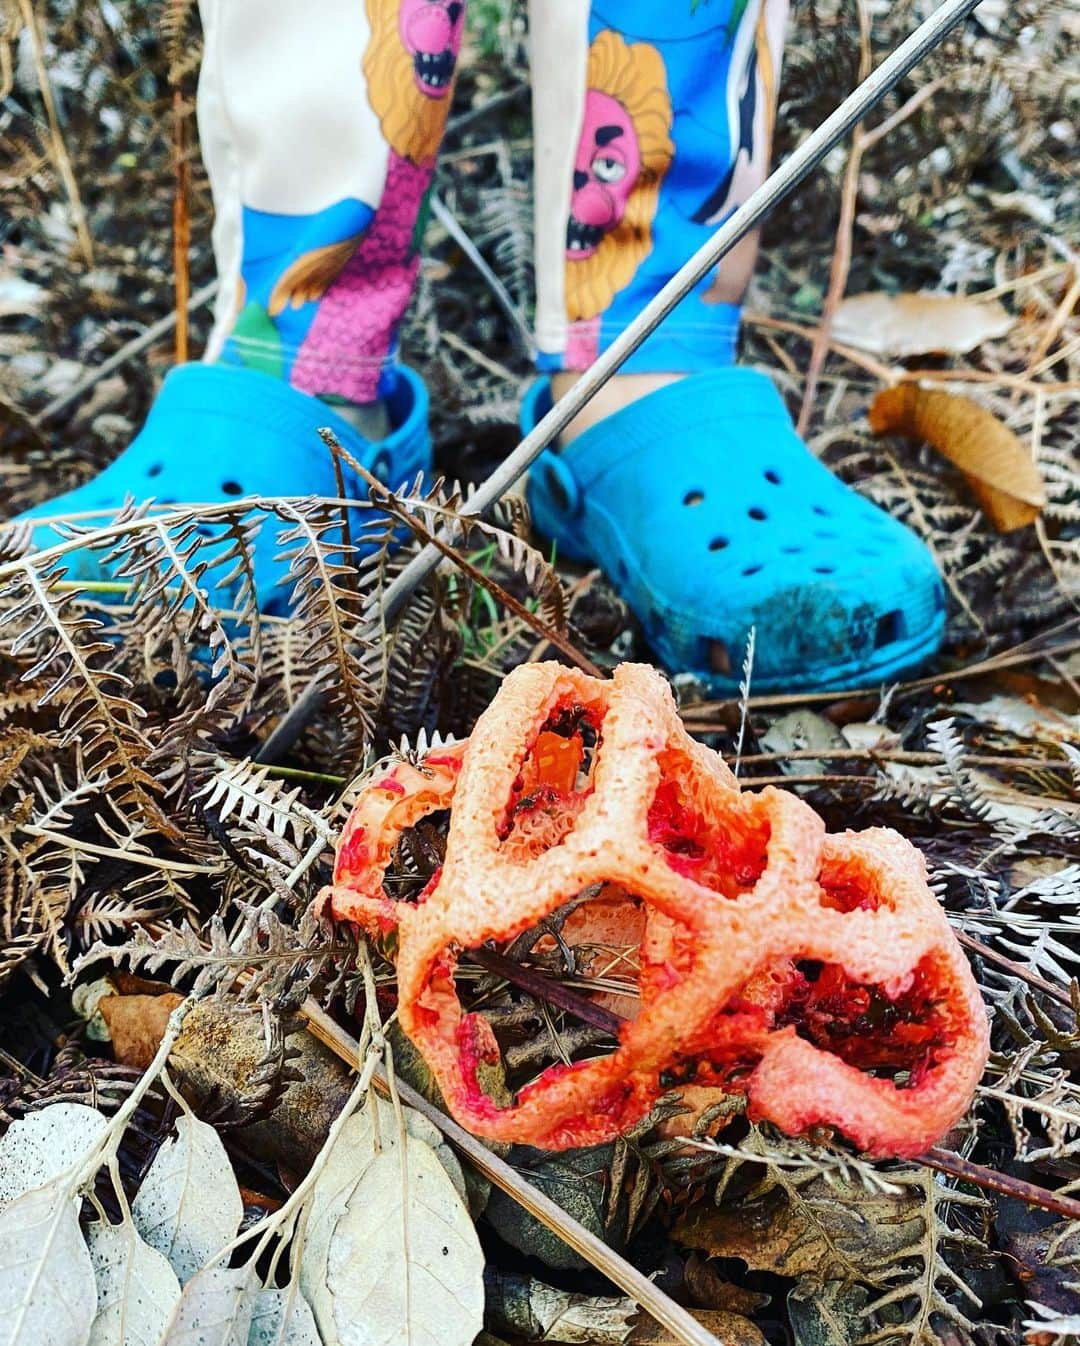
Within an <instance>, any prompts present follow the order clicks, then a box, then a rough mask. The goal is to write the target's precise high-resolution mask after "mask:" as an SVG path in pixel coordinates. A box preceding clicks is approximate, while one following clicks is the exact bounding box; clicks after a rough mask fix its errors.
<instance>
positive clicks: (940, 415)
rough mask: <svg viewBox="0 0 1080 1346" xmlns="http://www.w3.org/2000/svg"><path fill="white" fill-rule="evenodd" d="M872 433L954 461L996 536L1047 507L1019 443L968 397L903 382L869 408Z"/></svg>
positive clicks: (1033, 469) (880, 395) (1036, 471)
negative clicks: (921, 444)
mask: <svg viewBox="0 0 1080 1346" xmlns="http://www.w3.org/2000/svg"><path fill="white" fill-rule="evenodd" d="M870 429H871V430H873V432H874V434H875V435H886V434H895V435H907V436H908V437H910V438H912V439H925V440H926V441H927V443H928V444H931V445H933V447H934V448H935V449H937V451H938V453H940V454H942V456H943V457H945V458H948V460H949V461H950V462H951V463H955V464H956V466H957V467H958V468H959V469H960V471H961V472H962V473H963V474H964V476H965V478H966V479H967V483H968V485H969V486H970V487H971V489H972V491H973V492H974V494H975V497H976V499H977V500H978V502H979V504H980V505H981V506H982V508H983V510H984V511H985V513H986V516H987V518H988V519H989V520H990V522H991V523H992V524H993V525H994V527H995V528H996V529H997V530H998V532H1000V533H1009V532H1012V531H1013V530H1014V529H1016V528H1023V527H1024V526H1025V524H1029V523H1032V522H1034V520H1035V519H1036V518H1038V515H1039V511H1040V510H1041V509H1042V507H1043V505H1044V504H1045V503H1046V492H1045V490H1044V488H1043V481H1042V477H1041V476H1040V475H1039V469H1038V468H1037V467H1036V466H1035V464H1034V463H1033V462H1032V460H1031V455H1030V454H1029V453H1028V451H1027V449H1025V447H1024V445H1023V444H1022V443H1021V442H1020V440H1019V439H1018V438H1017V437H1016V435H1014V434H1013V432H1012V431H1011V430H1010V429H1009V428H1008V427H1007V426H1006V425H1003V424H1002V422H1001V421H999V420H998V418H997V417H996V416H994V415H993V414H992V413H991V412H989V411H987V410H986V408H985V407H983V406H980V405H979V404H978V403H977V402H973V401H972V400H971V398H969V397H961V396H959V395H957V394H955V393H943V392H941V391H939V390H938V389H930V388H920V387H919V386H918V385H917V384H914V383H901V384H899V385H897V386H896V387H895V388H886V389H885V390H884V391H883V392H880V393H878V395H877V396H876V397H875V398H874V400H873V402H872V403H871V404H870Z"/></svg>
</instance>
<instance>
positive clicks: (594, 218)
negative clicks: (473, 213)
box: [199, 0, 788, 402]
mask: <svg viewBox="0 0 1080 1346" xmlns="http://www.w3.org/2000/svg"><path fill="white" fill-rule="evenodd" d="M787 7H788V3H787V0H667V2H666V3H657V0H592V3H591V4H590V3H589V0H534V3H533V4H532V5H531V13H530V27H531V32H530V42H531V65H532V76H533V118H534V135H535V142H536V150H535V165H536V177H535V197H536V276H537V297H536V335H537V345H538V348H539V351H540V365H541V367H542V368H544V369H548V370H558V369H565V370H581V369H585V368H587V367H588V365H589V364H590V363H591V362H592V361H593V360H594V359H595V358H596V356H597V354H598V353H599V352H600V351H602V350H604V349H605V347H606V346H608V345H609V344H610V343H611V341H612V340H613V339H614V338H615V337H616V336H617V335H618V333H619V332H620V331H621V330H622V329H623V328H624V327H625V326H626V325H627V324H628V323H629V322H630V321H631V320H632V319H633V318H634V316H635V315H636V314H637V313H638V311H639V310H640V309H641V308H642V306H643V305H644V304H645V303H646V302H647V301H648V300H649V299H650V298H651V297H652V295H654V294H655V293H656V292H657V290H659V289H660V287H661V286H662V285H663V284H664V282H665V281H666V280H668V278H669V277H670V276H671V275H672V274H673V273H674V272H675V271H676V270H677V269H678V267H679V266H680V265H681V264H682V263H683V262H684V261H685V260H686V258H687V257H688V256H689V255H690V254H691V252H692V251H693V250H694V249H695V248H696V247H697V245H698V244H699V243H700V242H701V241H702V240H703V239H704V238H705V237H707V235H708V234H709V232H710V231H711V230H712V229H714V228H715V227H716V226H717V225H718V224H719V223H720V222H721V221H722V220H723V219H724V218H725V216H727V215H728V214H730V212H731V211H732V210H733V209H734V208H735V207H736V206H737V205H738V204H739V203H740V202H742V201H743V200H745V198H746V196H747V195H748V194H749V192H750V191H751V190H753V188H754V187H756V186H757V185H758V184H759V183H760V182H761V181H762V179H763V177H764V175H765V172H766V170H767V165H768V155H769V146H770V141H771V132H772V122H773V117H774V110H775V105H776V82H777V77H778V72H779V66H780V57H781V51H782V44H783V31H784V25H785V22H786V18H787ZM201 8H202V15H203V25H204V29H205V33H206V55H205V60H204V62H203V68H202V72H201V75H200V83H199V128H200V136H201V141H202V147H203V153H204V156H205V159H206V163H207V166H208V169H209V173H210V180H211V185H212V188H213V193H214V201H215V207H216V216H215V226H214V250H215V255H216V259H217V264H218V272H219V276H220V279H221V290H220V295H219V301H218V308H217V314H216V322H215V327H214V332H213V336H212V339H211V342H210V347H209V350H208V358H210V359H218V360H223V361H228V362H233V363H239V364H243V365H246V366H249V367H254V368H258V369H261V370H263V371H264V372H267V373H271V374H274V375H276V376H278V377H281V378H285V379H287V380H288V381H289V382H290V383H291V384H293V385H294V386H295V387H297V388H299V389H301V390H303V391H304V392H308V393H312V394H316V395H318V396H321V397H327V398H331V399H338V398H342V399H347V400H349V401H353V402H369V401H371V400H373V399H374V398H375V397H377V396H378V393H379V387H380V379H381V378H382V376H383V374H384V371H385V370H386V369H387V366H388V363H389V362H391V361H392V360H393V358H394V355H395V350H396V345H397V329H398V326H399V324H400V322H401V318H402V315H403V313H404V311H405V308H406V305H407V304H408V301H409V297H410V294H411V291H412V287H413V284H414V281H415V279H416V273H417V268H418V265H419V248H420V235H421V232H422V227H423V222H424V220H425V217H426V211H425V209H424V204H425V197H426V195H427V193H428V191H429V190H430V188H431V180H432V174H433V172H434V168H435V160H436V156H437V154H438V150H439V143H440V140H441V138H442V134H443V129H444V127H445V124H446V117H447V112H448V109H449V106H450V102H451V96H452V91H453V87H454V77H455V73H456V69H457V65H458V58H459V54H460V51H461V43H462V32H463V27H464V23H465V13H464V11H465V3H464V0H202V5H201ZM755 251H756V242H755V241H754V240H752V239H748V240H744V242H743V244H742V245H741V246H740V247H739V248H737V249H735V251H734V252H733V253H732V254H730V255H729V257H728V258H727V259H725V261H724V263H723V264H722V266H721V268H719V271H718V273H714V274H712V275H710V276H707V277H706V278H705V279H704V281H703V282H702V283H701V284H700V285H699V286H698V288H697V290H696V291H695V292H694V293H693V294H692V295H690V296H689V297H688V298H687V299H686V301H685V302H684V303H683V304H682V305H680V307H679V308H678V310H676V312H675V313H674V314H673V315H672V317H671V318H670V319H669V320H668V321H667V322H666V323H665V324H664V325H663V327H662V328H661V330H660V331H659V332H657V333H656V334H654V336H653V337H651V338H650V339H649V340H648V341H647V342H646V343H645V345H644V346H643V347H642V348H641V349H640V350H639V351H638V352H637V353H636V354H635V355H634V357H633V358H632V359H631V361H630V362H629V363H628V364H627V365H626V366H625V368H626V369H627V370H628V371H647V370H654V371H690V370H697V369H710V368H715V367H716V366H718V365H723V364H727V363H729V362H730V361H731V359H732V358H733V351H734V341H735V336H736V331H737V324H738V312H739V309H738V305H739V302H740V300H741V298H742V295H743V292H744V290H745V288H746V285H747V282H748V280H749V277H750V271H751V268H752V266H753V260H754V254H755Z"/></svg>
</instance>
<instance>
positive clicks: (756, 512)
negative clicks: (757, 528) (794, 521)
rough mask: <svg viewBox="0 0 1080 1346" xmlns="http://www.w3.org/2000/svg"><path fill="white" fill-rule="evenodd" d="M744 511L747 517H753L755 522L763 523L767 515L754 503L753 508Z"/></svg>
mask: <svg viewBox="0 0 1080 1346" xmlns="http://www.w3.org/2000/svg"><path fill="white" fill-rule="evenodd" d="M746 513H747V516H748V517H749V518H751V519H754V520H755V521H756V522H757V523H764V521H765V520H766V519H767V518H768V517H769V516H768V515H767V514H766V513H765V511H764V510H763V509H761V508H760V507H759V506H757V505H755V506H754V508H753V509H748V510H747V511H746Z"/></svg>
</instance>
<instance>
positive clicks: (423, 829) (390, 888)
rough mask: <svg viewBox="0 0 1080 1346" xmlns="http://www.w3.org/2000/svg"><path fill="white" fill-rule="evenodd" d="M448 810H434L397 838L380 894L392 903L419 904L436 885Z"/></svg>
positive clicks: (439, 870)
mask: <svg viewBox="0 0 1080 1346" xmlns="http://www.w3.org/2000/svg"><path fill="white" fill-rule="evenodd" d="M449 829H450V810H449V809H437V810H436V811H435V812H434V813H429V814H428V815H427V817H425V818H421V819H419V821H418V822H416V823H414V824H413V826H412V827H408V828H406V829H405V831H404V832H402V834H401V836H400V837H398V839H397V843H396V844H395V846H394V849H393V850H392V851H391V853H390V863H389V865H387V867H386V873H385V874H384V875H383V884H382V886H383V892H384V893H385V894H386V896H387V897H390V898H393V900H394V901H395V902H410V903H416V902H422V901H423V899H424V897H425V896H426V895H427V894H428V893H429V892H430V891H431V889H432V888H434V886H435V884H436V883H438V881H439V874H440V872H441V870H442V863H443V859H444V857H445V855H446V834H447V832H448V831H449Z"/></svg>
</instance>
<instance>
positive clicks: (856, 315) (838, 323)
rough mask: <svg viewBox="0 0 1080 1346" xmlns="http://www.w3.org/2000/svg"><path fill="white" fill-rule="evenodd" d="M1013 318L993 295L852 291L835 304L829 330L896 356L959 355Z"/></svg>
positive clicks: (1000, 332) (861, 347) (1004, 328)
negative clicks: (834, 313)
mask: <svg viewBox="0 0 1080 1346" xmlns="http://www.w3.org/2000/svg"><path fill="white" fill-rule="evenodd" d="M1015 322H1016V319H1015V318H1014V317H1013V315H1012V314H1011V313H1009V312H1008V311H1007V310H1006V309H1005V308H1003V307H1002V305H1001V304H999V303H998V302H997V300H996V299H979V298H978V297H969V296H967V295H962V294H930V293H928V292H927V291H925V290H920V291H918V292H917V293H915V294H884V293H881V292H872V293H868V294H853V295H850V296H849V297H848V298H847V299H845V300H844V301H843V303H842V304H841V305H840V306H839V308H838V309H837V310H836V316H835V317H834V318H833V324H832V336H833V338H834V339H835V340H836V341H839V342H841V343H842V344H843V345H845V346H854V347H855V348H856V349H857V350H861V351H869V352H870V353H871V354H872V355H884V356H886V357H888V358H890V359H899V358H901V357H903V356H906V355H926V354H929V353H930V352H937V351H941V352H945V353H947V354H950V355H963V354H964V352H965V351H969V350H972V349H973V348H974V347H975V346H978V345H981V343H982V342H984V341H993V340H994V339H995V338H996V337H1001V336H1004V335H1005V333H1006V332H1008V331H1009V330H1010V328H1011V327H1012V326H1013V324H1014V323H1015Z"/></svg>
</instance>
